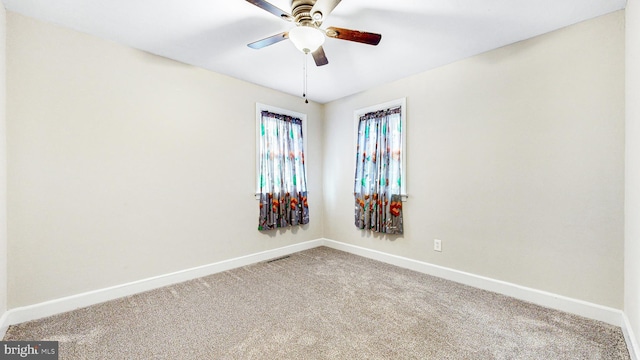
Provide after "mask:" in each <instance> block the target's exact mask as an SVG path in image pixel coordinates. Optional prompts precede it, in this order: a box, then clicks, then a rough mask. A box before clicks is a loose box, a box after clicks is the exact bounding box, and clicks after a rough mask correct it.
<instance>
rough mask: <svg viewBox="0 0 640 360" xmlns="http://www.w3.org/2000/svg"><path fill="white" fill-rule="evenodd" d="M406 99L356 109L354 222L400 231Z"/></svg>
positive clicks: (394, 231) (404, 184)
mask: <svg viewBox="0 0 640 360" xmlns="http://www.w3.org/2000/svg"><path fill="white" fill-rule="evenodd" d="M405 107H406V100H405V99H400V100H396V101H392V102H389V103H386V104H381V105H376V106H373V107H369V108H366V109H361V110H358V111H356V112H355V126H356V134H357V138H356V163H355V165H356V166H355V178H354V187H353V188H354V190H353V192H354V196H355V225H356V226H357V227H358V228H360V229H368V230H372V231H375V232H382V233H387V234H402V232H403V216H402V200H403V197H406V181H405V179H406V177H405V170H406V160H405V159H406V156H405V153H406V134H405V128H406V127H405V118H406V115H405V114H406V111H405Z"/></svg>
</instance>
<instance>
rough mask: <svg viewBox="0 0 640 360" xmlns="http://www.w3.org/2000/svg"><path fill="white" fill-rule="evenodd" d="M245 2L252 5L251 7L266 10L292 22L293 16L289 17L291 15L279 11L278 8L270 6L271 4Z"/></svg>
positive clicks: (260, 0)
mask: <svg viewBox="0 0 640 360" xmlns="http://www.w3.org/2000/svg"><path fill="white" fill-rule="evenodd" d="M247 2H250V3H252V4H253V5H255V6H257V7H259V8H261V9H263V10H266V11H268V12H270V13H272V14H273V15H275V16H277V17H279V18H281V19H284V20H287V21H293V16H291V14H289V13H287V12H286V11H283V10H280V9H279V8H278V7H276V6H274V5H272V4H271V3H269V2H267V1H264V0H247Z"/></svg>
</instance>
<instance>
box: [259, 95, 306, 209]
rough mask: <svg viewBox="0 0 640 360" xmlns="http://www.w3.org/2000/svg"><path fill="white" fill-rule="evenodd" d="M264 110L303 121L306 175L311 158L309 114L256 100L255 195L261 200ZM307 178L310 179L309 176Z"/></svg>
mask: <svg viewBox="0 0 640 360" xmlns="http://www.w3.org/2000/svg"><path fill="white" fill-rule="evenodd" d="M263 111H269V112H272V113H276V114H280V115H287V116H291V117H295V118H298V119H300V120H301V121H302V142H303V146H304V158H305V161H304V164H303V166H304V173H305V176H307V174H308V173H307V170H308V168H307V160H308V159H309V156H308V148H309V147H308V146H307V114H304V113H299V112H297V111H293V110H288V109H282V108H279V107H275V106H271V105H266V104H261V103H258V102H256V124H255V128H256V133H255V136H256V139H255V147H256V157H255V173H254V179H255V181H256V183H255V193H254V197H255V198H256V200H260V121H261V119H262V112H263ZM306 180H309V179H308V176H307V179H306ZM308 191H309V183H308V182H307V192H308Z"/></svg>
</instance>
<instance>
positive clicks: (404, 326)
mask: <svg viewBox="0 0 640 360" xmlns="http://www.w3.org/2000/svg"><path fill="white" fill-rule="evenodd" d="M4 340H41V341H44V340H57V341H60V359H327V358H328V359H545V360H548V359H629V354H628V352H627V350H626V345H625V342H624V339H623V335H622V332H621V329H620V328H618V327H614V326H610V325H607V324H604V323H601V322H597V321H592V320H588V319H585V318H581V317H578V316H574V315H570V314H566V313H562V312H558V311H554V310H549V309H545V308H542V307H539V306H536V305H532V304H529V303H525V302H522V301H518V300H515V299H512V298H509V297H505V296H502V295H498V294H495V293H491V292H487V291H483V290H478V289H474V288H471V287H467V286H464V285H460V284H456V283H453V282H450V281H446V280H442V279H438V278H435V277H432V276H428V275H424V274H420V273H416V272H412V271H409V270H405V269H401V268H398V267H394V266H391V265H387V264H384V263H380V262H376V261H373V260H369V259H365V258H361V257H358V256H354V255H351V254H348V253H344V252H340V251H337V250H333V249H329V248H325V247H321V248H316V249H312V250H308V251H304V252H300V253H296V254H293V255H291V256H290V257H288V258H285V259H281V260H278V261H274V262H270V263H261V264H256V265H251V266H247V267H243V268H239V269H235V270H232V271H227V272H224V273H220V274H216V275H211V276H208V277H204V278H200V279H197V280H193V281H189V282H186V283H182V284H179V285H175V286H169V287H166V288H162V289H158V290H154V291H150V292H147V293H144V294H139V295H134V296H129V297H126V298H122V299H118V300H114V301H110V302H107V303H104V304H100V305H95V306H91V307H88V308H84V309H80V310H76V311H72V312H69V313H65V314H61V315H57V316H53V317H50V318H46V319H42V320H38V321H32V322H28V323H24V324H20V325H17V326H11V327H10V328H9V330H8V331H7V334H6V336H5V339H4Z"/></svg>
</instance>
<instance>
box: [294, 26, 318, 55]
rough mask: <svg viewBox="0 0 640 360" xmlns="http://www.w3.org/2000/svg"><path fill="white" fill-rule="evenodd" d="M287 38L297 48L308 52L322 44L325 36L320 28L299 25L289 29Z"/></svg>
mask: <svg viewBox="0 0 640 360" xmlns="http://www.w3.org/2000/svg"><path fill="white" fill-rule="evenodd" d="M289 39H290V40H291V42H293V45H295V46H296V48H298V50H300V51H302V52H303V53H305V54H308V53H312V52H314V51H316V50H317V49H318V48H319V47H320V46H322V44H324V39H325V37H324V34H323V33H322V31H321V30H320V29H318V28H315V27H312V26H305V25H301V26H297V27H295V28H293V29H291V30H289Z"/></svg>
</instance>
